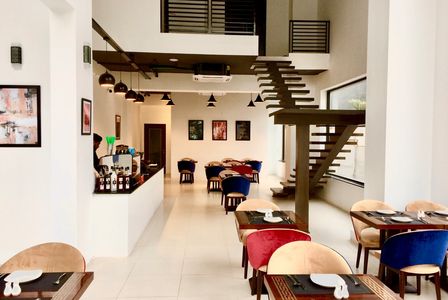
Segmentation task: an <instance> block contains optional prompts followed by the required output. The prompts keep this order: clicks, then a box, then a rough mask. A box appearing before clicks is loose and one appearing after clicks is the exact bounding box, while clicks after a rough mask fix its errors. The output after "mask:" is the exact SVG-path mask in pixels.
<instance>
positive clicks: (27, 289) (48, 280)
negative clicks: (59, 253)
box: [0, 272, 93, 300]
mask: <svg viewBox="0 0 448 300" xmlns="http://www.w3.org/2000/svg"><path fill="white" fill-rule="evenodd" d="M62 274H63V272H54V273H52V272H48V273H43V274H42V275H41V276H40V277H39V278H37V279H35V280H33V281H30V282H22V283H20V288H21V289H22V292H21V293H20V295H18V296H15V297H12V296H9V297H5V296H4V295H3V291H4V289H5V281H4V280H3V279H4V278H6V276H5V277H3V278H2V279H1V280H0V300H10V299H12V300H14V299H16V300H26V299H32V300H50V299H51V300H76V299H79V298H81V296H82V294H83V293H84V292H85V291H86V289H87V287H88V286H89V285H90V283H91V282H92V281H93V272H75V273H73V272H67V273H66V275H64V276H63V277H62V278H61V279H60V283H59V284H54V282H55V281H56V280H57V279H58V278H59V277H60V276H61V275H62Z"/></svg>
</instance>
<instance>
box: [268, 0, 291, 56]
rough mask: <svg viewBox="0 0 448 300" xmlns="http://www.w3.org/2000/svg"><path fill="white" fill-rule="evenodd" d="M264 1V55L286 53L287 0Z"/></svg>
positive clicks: (287, 37)
mask: <svg viewBox="0 0 448 300" xmlns="http://www.w3.org/2000/svg"><path fill="white" fill-rule="evenodd" d="M266 2H267V3H266V6H267V10H266V55H267V56H275V55H277V56H283V55H287V54H288V51H289V49H288V47H289V44H288V42H289V0H276V1H266Z"/></svg>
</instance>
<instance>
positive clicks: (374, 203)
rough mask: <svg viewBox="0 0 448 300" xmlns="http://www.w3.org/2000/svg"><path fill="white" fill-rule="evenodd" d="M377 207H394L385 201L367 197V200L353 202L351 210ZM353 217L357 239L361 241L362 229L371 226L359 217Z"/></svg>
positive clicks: (374, 208) (375, 208)
mask: <svg viewBox="0 0 448 300" xmlns="http://www.w3.org/2000/svg"><path fill="white" fill-rule="evenodd" d="M377 209H392V210H393V208H392V207H391V206H390V205H388V204H386V203H384V202H383V201H379V200H370V199H365V200H361V201H358V202H356V203H355V204H353V205H352V208H351V209H350V211H362V210H377ZM351 219H352V223H353V230H354V231H355V237H356V240H358V241H359V240H360V235H361V231H362V230H364V229H365V228H368V227H370V226H369V225H367V224H366V223H364V222H361V221H359V220H358V219H355V218H351Z"/></svg>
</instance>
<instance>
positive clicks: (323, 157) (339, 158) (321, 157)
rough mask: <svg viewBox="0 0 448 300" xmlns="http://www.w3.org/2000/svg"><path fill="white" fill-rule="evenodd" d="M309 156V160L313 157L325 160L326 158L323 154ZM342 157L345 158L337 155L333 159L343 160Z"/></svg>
mask: <svg viewBox="0 0 448 300" xmlns="http://www.w3.org/2000/svg"><path fill="white" fill-rule="evenodd" d="M309 158H310V160H311V159H314V160H326V159H327V158H326V157H325V156H310V157H309ZM344 159H345V157H343V156H337V157H335V158H334V160H344Z"/></svg>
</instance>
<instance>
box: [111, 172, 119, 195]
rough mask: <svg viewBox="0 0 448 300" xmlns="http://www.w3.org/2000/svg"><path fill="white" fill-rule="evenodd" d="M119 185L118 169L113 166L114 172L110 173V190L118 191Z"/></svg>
mask: <svg viewBox="0 0 448 300" xmlns="http://www.w3.org/2000/svg"><path fill="white" fill-rule="evenodd" d="M117 186H118V180H117V173H116V169H115V168H112V173H111V175H110V191H111V192H116V191H117Z"/></svg>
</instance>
